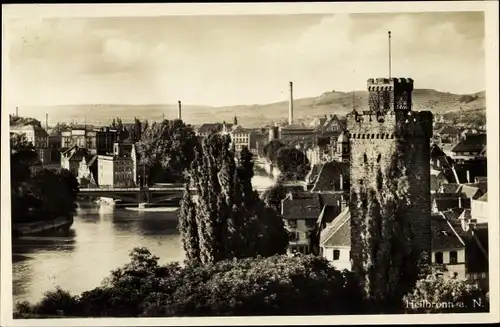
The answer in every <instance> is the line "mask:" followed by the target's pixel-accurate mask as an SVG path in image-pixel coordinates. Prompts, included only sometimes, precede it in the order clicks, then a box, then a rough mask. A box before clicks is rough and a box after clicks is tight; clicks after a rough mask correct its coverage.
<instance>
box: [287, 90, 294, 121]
mask: <svg viewBox="0 0 500 327" xmlns="http://www.w3.org/2000/svg"><path fill="white" fill-rule="evenodd" d="M288 124H289V125H292V124H293V82H290V100H289V103H288Z"/></svg>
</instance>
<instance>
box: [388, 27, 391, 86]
mask: <svg viewBox="0 0 500 327" xmlns="http://www.w3.org/2000/svg"><path fill="white" fill-rule="evenodd" d="M388 34H389V79H390V78H391V73H392V72H391V31H389V33H388Z"/></svg>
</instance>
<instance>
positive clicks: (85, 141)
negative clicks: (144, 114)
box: [61, 127, 119, 154]
mask: <svg viewBox="0 0 500 327" xmlns="http://www.w3.org/2000/svg"><path fill="white" fill-rule="evenodd" d="M118 137H119V133H118V131H117V130H115V129H111V128H109V127H103V128H95V129H93V130H87V128H85V127H79V128H73V129H71V130H68V131H63V132H61V148H62V149H69V148H71V147H72V146H75V145H76V146H78V147H79V148H84V149H88V150H89V151H90V152H91V153H94V154H107V153H110V152H112V151H113V144H114V143H115V142H116V141H117V140H118Z"/></svg>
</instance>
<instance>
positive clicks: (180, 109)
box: [177, 101, 182, 120]
mask: <svg viewBox="0 0 500 327" xmlns="http://www.w3.org/2000/svg"><path fill="white" fill-rule="evenodd" d="M178 103H179V108H178V110H177V119H180V120H182V105H181V102H180V101H178Z"/></svg>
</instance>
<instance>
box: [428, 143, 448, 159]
mask: <svg viewBox="0 0 500 327" xmlns="http://www.w3.org/2000/svg"><path fill="white" fill-rule="evenodd" d="M430 155H431V158H438V157H442V156H446V154H445V153H444V152H443V150H442V149H441V148H440V147H439V146H438V145H436V144H432V145H431V152H430Z"/></svg>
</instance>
